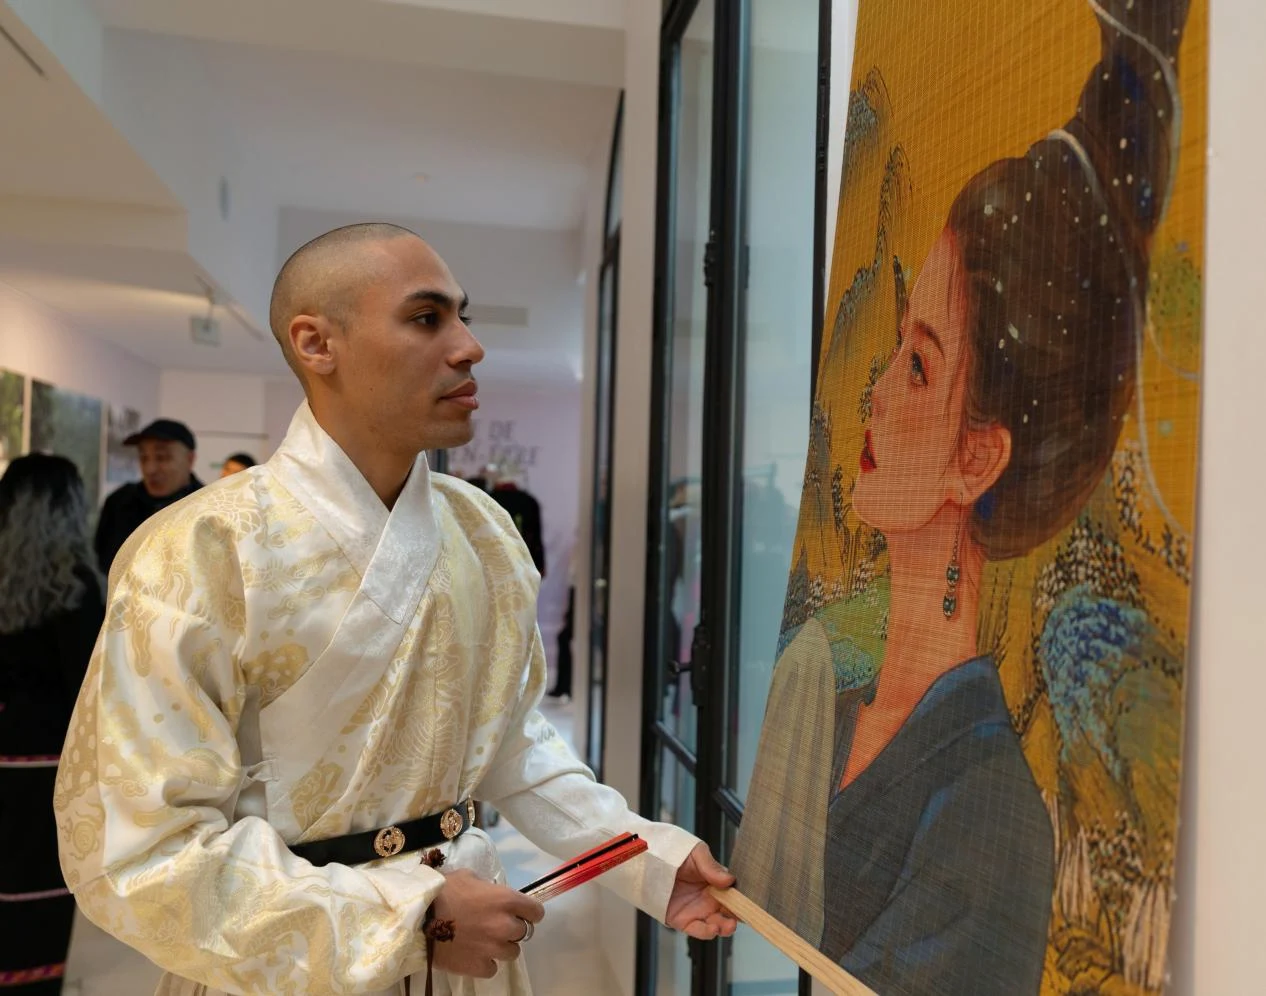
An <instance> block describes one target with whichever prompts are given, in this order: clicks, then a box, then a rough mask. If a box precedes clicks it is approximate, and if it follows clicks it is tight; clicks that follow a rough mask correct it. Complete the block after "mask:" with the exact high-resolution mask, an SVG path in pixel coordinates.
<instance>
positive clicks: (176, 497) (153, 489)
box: [95, 418, 202, 574]
mask: <svg viewBox="0 0 1266 996" xmlns="http://www.w3.org/2000/svg"><path fill="white" fill-rule="evenodd" d="M123 444H124V445H125V446H135V447H137V450H138V454H139V456H140V463H141V479H140V480H139V481H133V482H132V483H131V484H124V485H123V486H122V487H121V488H119V489H118V490H116V491H115V492H114V493H113V494H111V495H110V497H109V498H107V499H106V501H105V505H103V506H102V508H101V517H100V518H99V519H98V520H97V536H96V541H95V546H96V550H97V562H98V563H99V564H100V565H101V572H102V573H103V574H109V573H110V564H111V563H113V561H114V556H115V554H117V553H118V552H119V548H120V547H121V546H123V544H124V543H125V542H126V541H127V538H128V537H129V536H131V535H132V533H133V532H135V531H136V527H137V526H139V525H140V524H141V523H142V522H144V521H145V520H146V519H148V518H149V517H150V516H151V515H153V514H154V513H155V512H157V511H159V510H160V509H163V508H166V507H167V506H168V505H171V504H173V503H174V502H178V501H180V499H181V498H184V497H187V496H188V495H191V494H193V493H194V492H195V491H197V490H198V489H199V488H200V487H202V482H201V481H200V480H198V478H197V477H196V476H195V475H194V472H193V460H194V454H195V451H196V450H197V448H198V446H197V442H196V440H195V439H194V437H193V433H192V432H190V431H189V427H188V426H187V425H185V424H184V423H183V422H177V421H175V420H174V419H169V418H160V419H158V420H157V421H156V422H151V423H150V424H149V425H147V426H146V427H145V428H144V429H142V430H141V431H140V432H136V433H133V434H132V435H130V436H128V437H127V439H125V440H123Z"/></svg>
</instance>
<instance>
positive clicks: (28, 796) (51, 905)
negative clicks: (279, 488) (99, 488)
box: [0, 454, 105, 996]
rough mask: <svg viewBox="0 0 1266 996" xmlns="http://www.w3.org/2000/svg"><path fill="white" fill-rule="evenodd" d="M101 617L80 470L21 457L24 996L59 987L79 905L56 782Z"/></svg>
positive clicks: (5, 596)
mask: <svg viewBox="0 0 1266 996" xmlns="http://www.w3.org/2000/svg"><path fill="white" fill-rule="evenodd" d="M104 612H105V610H104V599H103V591H102V583H101V577H100V575H99V574H98V573H97V568H96V563H95V557H94V555H93V550H92V546H91V545H90V543H89V540H88V513H87V504H86V501H85V499H84V489H83V482H82V481H81V479H80V477H79V471H78V470H76V469H75V465H74V464H73V463H71V461H69V460H67V459H66V458H65V457H59V456H46V455H44V454H31V455H30V456H24V457H19V458H18V459H17V460H14V461H13V463H11V464H10V465H9V467H8V470H7V471H6V472H5V474H4V477H3V479H0V900H2V901H0V980H2V981H0V984H2V985H3V986H5V987H12V988H13V989H14V991H15V992H18V993H22V994H24V996H36V994H43V993H49V994H51V993H58V992H61V986H62V976H63V974H64V971H65V964H66V952H67V950H68V948H69V946H70V933H71V925H72V923H73V921H74V915H75V900H74V897H72V896H71V894H70V892H69V891H68V890H67V889H66V885H65V882H63V881H62V875H61V869H60V867H59V865H58V859H57V827H56V825H55V823H54V819H53V782H54V779H55V777H56V775H57V762H58V755H59V754H60V753H61V749H62V742H63V741H64V740H65V738H66V731H67V727H68V725H69V723H70V714H71V710H72V709H73V707H74V704H75V698H76V697H77V695H78V694H79V686H80V684H81V683H82V681H83V677H84V672H85V671H86V670H87V667H88V658H89V656H90V655H91V653H92V647H93V644H94V643H95V642H96V639H97V632H98V630H99V629H100V628H101V623H102V618H103V616H104ZM6 991H8V988H6Z"/></svg>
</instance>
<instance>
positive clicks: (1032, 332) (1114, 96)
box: [948, 0, 1187, 560]
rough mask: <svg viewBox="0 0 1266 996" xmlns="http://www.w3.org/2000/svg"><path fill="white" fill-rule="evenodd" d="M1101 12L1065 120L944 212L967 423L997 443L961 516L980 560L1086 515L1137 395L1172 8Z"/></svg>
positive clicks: (1163, 188)
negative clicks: (994, 432)
mask: <svg viewBox="0 0 1266 996" xmlns="http://www.w3.org/2000/svg"><path fill="white" fill-rule="evenodd" d="M1109 6H1110V7H1114V8H1123V9H1120V10H1115V11H1114V10H1106V11H1103V12H1102V13H1101V15H1100V18H1101V26H1102V34H1103V58H1102V61H1101V62H1100V63H1099V64H1098V65H1096V66H1095V68H1094V70H1093V71H1092V73H1091V75H1090V79H1089V81H1088V82H1087V84H1086V86H1085V88H1084V89H1083V91H1082V94H1081V101H1080V104H1079V106H1078V109H1077V115H1076V116H1075V117H1074V118H1073V120H1072V121H1070V122H1069V123H1068V124H1067V125H1065V126H1064V127H1063V128H1061V129H1056V130H1055V131H1053V132H1052V133H1051V134H1050V135H1049V136H1048V137H1046V138H1045V139H1043V140H1042V141H1039V142H1037V143H1036V144H1034V145H1033V146H1032V147H1031V148H1030V149H1029V150H1028V153H1027V154H1026V155H1024V156H1022V157H1020V158H1016V159H1004V160H1001V161H999V162H995V163H993V164H991V165H990V166H988V167H987V168H986V169H984V170H983V171H981V172H980V173H978V174H977V175H976V176H975V177H973V178H972V179H971V180H970V181H969V182H968V184H967V186H966V187H965V188H964V189H963V191H962V192H961V193H960V194H959V195H958V197H957V199H956V200H955V201H954V205H953V207H952V208H951V209H950V214H949V220H948V228H949V230H950V232H951V233H952V235H953V237H954V239H955V242H956V244H957V248H958V251H959V253H960V259H961V265H962V272H961V279H962V286H963V288H964V291H965V298H966V310H967V316H966V317H967V326H968V329H969V338H970V342H971V349H970V357H971V359H970V362H971V368H970V371H969V376H968V389H967V417H968V419H969V421H971V422H972V423H974V424H993V423H996V424H999V425H1002V426H1004V427H1005V428H1006V429H1008V430H1009V431H1010V433H1011V440H1012V444H1011V459H1010V462H1009V463H1008V465H1007V468H1006V470H1004V472H1003V474H1002V476H1001V477H1000V478H999V480H998V482H997V483H996V484H995V486H994V487H993V488H992V489H991V490H990V492H989V493H988V494H986V495H985V496H984V497H983V498H982V499H981V500H980V501H979V502H978V503H977V507H976V513H975V516H974V518H973V532H974V535H975V537H976V539H977V541H978V542H980V543H981V544H982V545H983V546H984V548H985V550H986V553H987V555H988V557H989V558H990V559H991V560H1005V559H1007V558H1010V557H1016V556H1021V555H1023V554H1025V553H1028V552H1029V551H1031V550H1032V549H1033V548H1034V547H1036V546H1038V545H1039V544H1041V543H1043V542H1044V541H1046V540H1048V539H1050V538H1051V537H1052V536H1054V535H1055V534H1056V533H1057V532H1059V530H1061V529H1062V528H1063V527H1064V526H1066V525H1067V524H1068V523H1069V521H1071V519H1072V518H1073V517H1074V516H1075V515H1076V514H1077V511H1078V510H1079V509H1080V508H1082V507H1083V506H1084V505H1085V503H1086V501H1087V499H1088V498H1089V497H1090V495H1091V493H1092V492H1093V491H1094V489H1095V488H1096V486H1097V485H1098V484H1099V482H1100V481H1101V480H1102V479H1103V475H1104V473H1105V471H1106V469H1107V467H1108V464H1109V462H1110V461H1111V459H1112V454H1113V451H1114V450H1115V449H1116V445H1117V441H1118V440H1119V438H1120V434H1121V428H1122V425H1123V423H1124V421H1125V418H1126V415H1127V413H1128V411H1129V408H1130V404H1131V402H1132V401H1133V398H1134V392H1135V389H1136V378H1137V362H1138V356H1139V343H1140V337H1141V336H1142V335H1143V334H1144V331H1145V330H1144V322H1145V315H1146V298H1147V275H1148V250H1149V247H1150V243H1151V237H1152V235H1153V233H1154V231H1155V228H1156V225H1157V224H1158V223H1159V220H1160V218H1161V215H1162V214H1163V211H1164V205H1165V200H1166V198H1167V195H1168V187H1169V183H1170V179H1171V174H1172V170H1173V168H1174V165H1175V163H1174V162H1173V161H1172V160H1173V158H1174V144H1173V138H1174V137H1175V136H1176V134H1177V132H1176V131H1175V128H1176V127H1177V121H1176V117H1177V113H1178V105H1177V94H1176V75H1175V72H1176V71H1175V68H1174V59H1173V57H1174V55H1175V53H1176V51H1177V46H1178V41H1179V39H1180V37H1181V27H1182V24H1183V20H1184V19H1185V15H1186V7H1187V0H1174V2H1169V3H1164V2H1162V3H1153V4H1150V5H1148V9H1147V10H1146V11H1145V12H1144V11H1141V10H1140V11H1135V10H1134V9H1133V5H1131V6H1130V8H1129V9H1124V8H1126V4H1125V3H1124V2H1121V3H1117V4H1112V5H1109ZM1139 6H1142V5H1139Z"/></svg>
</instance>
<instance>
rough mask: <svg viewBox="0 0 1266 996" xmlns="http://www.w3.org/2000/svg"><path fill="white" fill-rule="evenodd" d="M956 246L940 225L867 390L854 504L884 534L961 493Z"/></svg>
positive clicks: (961, 316)
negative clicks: (887, 352) (895, 333)
mask: <svg viewBox="0 0 1266 996" xmlns="http://www.w3.org/2000/svg"><path fill="white" fill-rule="evenodd" d="M957 267H958V251H957V249H956V248H955V245H954V241H953V238H952V237H951V236H950V235H949V233H948V232H946V233H943V234H942V235H941V237H940V238H939V239H938V240H937V242H936V244H935V245H934V246H933V247H932V251H931V252H930V253H928V257H927V259H926V260H924V263H923V271H922V272H921V273H920V274H919V279H918V281H917V282H916V283H915V285H914V291H913V293H912V294H911V295H910V300H909V304H908V305H907V308H906V313H905V316H904V317H903V318H902V320H901V331H900V334H899V335H898V338H897V343H896V346H895V348H894V350H893V353H892V356H891V357H890V358H889V360H888V364H887V367H886V368H885V370H884V373H883V375H882V376H881V377H880V378H879V380H878V382H877V383H876V384H875V387H874V392H873V394H872V396H871V417H870V420H869V422H868V423H867V429H866V439H865V443H864V444H863V447H862V451H861V454H860V455H859V459H858V466H859V473H858V477H857V486H856V489H855V490H854V492H853V508H854V510H855V511H856V512H857V514H858V516H859V517H860V518H861V520H862V521H863V522H865V523H866V524H867V525H868V526H870V527H871V528H873V529H878V530H879V531H880V532H882V533H884V534H885V535H890V534H892V533H899V532H909V531H913V530H917V529H920V528H921V527H923V526H925V525H927V524H928V523H929V522H930V521H931V520H932V518H933V516H935V515H936V513H937V512H938V511H940V509H941V508H942V507H943V506H944V505H945V503H946V502H947V501H951V500H952V501H961V500H962V499H961V496H960V494H959V492H960V491H961V490H962V483H961V482H962V477H961V474H960V473H959V461H958V448H959V444H960V442H961V431H962V427H963V404H964V397H965V383H966V378H965V377H964V376H963V375H962V374H963V370H962V368H963V366H964V363H963V361H964V359H965V357H966V352H967V348H968V340H967V328H966V313H965V307H964V304H963V302H962V299H961V297H960V295H959V293H958V288H957V286H956V283H957V281H956V279H955V277H956V270H957Z"/></svg>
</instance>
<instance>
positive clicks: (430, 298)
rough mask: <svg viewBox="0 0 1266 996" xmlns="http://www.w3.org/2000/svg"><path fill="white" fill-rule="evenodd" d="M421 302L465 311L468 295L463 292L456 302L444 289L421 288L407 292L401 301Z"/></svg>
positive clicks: (468, 301) (403, 302)
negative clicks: (459, 299) (459, 300)
mask: <svg viewBox="0 0 1266 996" xmlns="http://www.w3.org/2000/svg"><path fill="white" fill-rule="evenodd" d="M423 303H426V304H434V305H438V306H439V307H441V308H453V307H456V308H457V310H458V311H465V310H466V309H467V308H469V307H470V295H468V294H463V295H462V299H461V302H460V303H458V302H457V301H456V299H455V298H454V297H453V295H452V294H446V293H445V292H444V291H439V290H430V289H426V288H423V289H422V290H415V291H414V292H413V293H411V294H408V295H407V296H406V297H405V299H404V300H403V301H402V302H401V304H403V305H410V304H423Z"/></svg>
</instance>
